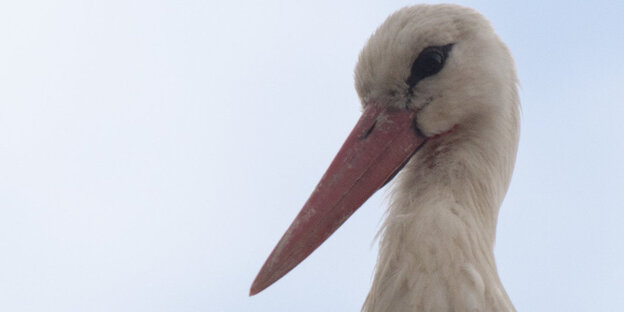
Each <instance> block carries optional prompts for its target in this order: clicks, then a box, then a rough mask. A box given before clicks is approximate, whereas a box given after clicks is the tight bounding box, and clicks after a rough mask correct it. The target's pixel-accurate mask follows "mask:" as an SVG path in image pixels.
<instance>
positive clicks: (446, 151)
mask: <svg viewBox="0 0 624 312" xmlns="http://www.w3.org/2000/svg"><path fill="white" fill-rule="evenodd" d="M515 116H517V107H515V106H514V111H513V112H511V114H510V115H508V116H507V117H513V118H511V119H513V120H510V118H502V120H503V121H505V122H504V123H503V122H498V123H497V122H494V120H496V119H490V120H489V121H483V120H482V121H475V122H474V123H472V124H471V126H470V128H462V127H461V126H458V128H457V129H456V130H454V131H453V133H450V134H448V135H446V136H443V137H440V138H435V139H432V140H430V141H429V142H427V143H426V144H425V146H423V148H422V149H421V150H420V151H419V152H418V153H417V154H416V155H415V156H414V157H413V158H412V160H410V163H409V164H408V165H407V166H406V167H405V169H404V170H403V171H402V172H401V174H400V175H399V177H397V178H398V179H397V182H396V184H395V188H394V190H393V196H392V200H391V205H390V208H389V210H388V216H387V219H386V221H385V224H384V227H383V229H382V231H383V233H382V238H381V243H380V253H379V259H378V264H377V268H376V273H375V277H374V281H373V286H372V288H371V291H370V293H369V295H368V298H367V299H366V302H365V304H364V307H363V311H367V312H372V311H514V308H513V306H512V304H511V301H510V300H509V297H508V296H507V294H506V292H505V290H504V288H503V286H502V284H501V282H500V280H499V277H498V273H497V271H496V264H495V261H494V254H493V248H494V237H495V231H496V220H497V217H498V209H499V206H500V204H501V202H502V200H503V197H504V195H505V192H506V190H507V187H508V184H509V180H510V178H511V173H512V169H513V164H514V161H515V154H516V147H517V141H518V137H517V133H518V131H517V130H518V129H517V128H518V120H517V117H515ZM499 117H501V116H499ZM499 120H500V119H499Z"/></svg>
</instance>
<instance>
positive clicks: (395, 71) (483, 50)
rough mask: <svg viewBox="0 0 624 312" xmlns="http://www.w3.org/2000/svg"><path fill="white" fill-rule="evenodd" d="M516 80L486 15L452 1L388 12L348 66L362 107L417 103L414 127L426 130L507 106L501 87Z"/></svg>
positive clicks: (439, 130)
mask: <svg viewBox="0 0 624 312" xmlns="http://www.w3.org/2000/svg"><path fill="white" fill-rule="evenodd" d="M515 83H516V81H515V73H514V68H513V61H512V58H511V55H510V53H509V51H508V50H507V48H506V47H505V45H504V44H503V43H502V42H501V41H500V39H499V38H498V36H496V34H495V33H494V30H493V29H492V27H491V26H490V24H489V22H488V21H487V20H486V19H484V18H483V17H482V16H481V15H480V14H479V13H477V12H475V11H473V10H472V9H468V8H462V7H458V6H454V5H433V6H414V7H408V8H405V9H403V10H400V11H398V12H396V13H394V14H393V15H391V16H390V17H388V19H387V20H386V21H385V22H384V23H383V24H382V25H381V26H380V27H379V28H378V29H377V31H376V32H375V33H374V34H373V35H372V36H371V38H370V39H369V41H368V43H367V44H366V46H365V47H364V49H363V50H362V52H361V54H360V58H359V61H358V64H357V66H356V68H355V87H356V89H357V92H358V94H359V96H360V99H361V101H362V105H363V106H364V107H365V108H366V107H367V106H368V105H382V106H392V107H396V108H402V109H405V110H417V111H418V114H417V124H418V127H419V129H420V131H422V133H423V134H425V135H426V136H428V137H429V136H433V135H436V134H441V133H445V132H447V131H449V130H450V129H452V128H453V127H455V126H457V125H461V124H462V123H465V122H471V121H474V120H475V118H477V119H478V118H479V117H481V116H491V115H493V114H496V113H495V112H496V111H500V110H501V109H502V110H503V111H505V110H507V109H508V108H505V107H502V108H501V107H500V105H505V104H506V103H509V102H510V101H504V99H503V98H502V97H504V96H505V95H504V94H503V93H504V92H505V91H507V90H506V89H509V88H515ZM499 90H500V92H497V91H499ZM514 105H515V104H514Z"/></svg>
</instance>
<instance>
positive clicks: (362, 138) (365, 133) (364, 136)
mask: <svg viewBox="0 0 624 312" xmlns="http://www.w3.org/2000/svg"><path fill="white" fill-rule="evenodd" d="M375 125H377V120H375V122H373V125H372V126H371V127H370V128H369V129H368V130H366V132H364V134H363V135H362V136H361V137H360V140H364V139H366V138H368V136H369V135H370V134H371V133H372V132H373V130H374V129H375Z"/></svg>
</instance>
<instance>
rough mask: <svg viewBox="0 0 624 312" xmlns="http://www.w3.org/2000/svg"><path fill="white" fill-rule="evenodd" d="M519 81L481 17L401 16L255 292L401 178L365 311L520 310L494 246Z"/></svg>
mask: <svg viewBox="0 0 624 312" xmlns="http://www.w3.org/2000/svg"><path fill="white" fill-rule="evenodd" d="M516 84H517V79H516V74H515V69H514V64H513V60H512V57H511V55H510V53H509V51H508V49H507V48H506V46H505V45H504V44H503V43H502V41H501V40H500V39H499V38H498V36H497V35H496V34H495V33H494V30H493V29H492V27H491V26H490V24H489V22H488V21H487V20H486V19H485V18H483V17H482V16H481V15H480V14H479V13H477V12H476V11H474V10H472V9H468V8H464V7H460V6H456V5H418V6H413V7H407V8H404V9H401V10H399V11H398V12H396V13H394V14H393V15H391V16H390V17H389V18H388V19H387V20H386V21H385V22H384V23H383V24H382V25H381V27H379V29H378V30H377V31H376V32H375V33H374V34H373V35H372V37H371V38H370V40H369V41H368V43H367V45H366V47H365V48H364V49H363V51H362V53H361V54H360V58H359V61H358V64H357V66H356V69H355V85H356V89H357V92H358V94H359V96H360V99H361V101H362V105H363V107H364V114H363V117H362V118H361V119H360V121H359V122H358V124H357V125H356V127H355V128H354V131H353V132H352V133H351V135H350V136H349V138H347V141H346V142H345V145H344V146H343V148H342V149H341V151H340V152H339V154H338V155H337V157H336V159H335V160H334V162H333V163H332V165H331V166H330V168H329V169H328V172H327V173H326V174H325V176H324V177H323V179H322V180H321V182H320V183H319V185H318V186H317V188H316V190H315V191H314V193H313V194H312V196H311V197H310V199H309V200H308V202H307V203H306V205H305V206H304V208H303V209H302V211H301V213H300V214H299V216H298V217H297V219H296V220H295V221H294V222H293V224H292V225H291V227H290V228H289V229H288V231H287V232H286V234H285V235H284V237H283V238H282V240H281V241H280V242H279V244H278V246H277V247H276V248H275V249H274V251H273V253H272V254H271V256H270V257H269V259H268V260H267V262H266V263H265V265H264V267H263V269H262V270H261V272H260V273H259V274H258V277H257V278H256V281H254V284H253V285H252V290H251V294H255V293H258V292H259V291H261V290H262V289H264V288H266V287H268V286H269V285H270V284H271V283H273V282H275V281H276V280H278V279H279V278H280V277H281V276H283V275H284V274H286V273H287V272H288V271H289V270H291V269H292V268H294V267H295V266H296V265H297V264H298V263H299V262H300V261H302V260H303V259H304V258H305V257H307V255H309V253H311V252H312V251H313V250H314V249H315V248H316V247H318V245H320V244H321V243H322V242H323V241H324V240H325V239H326V238H327V237H328V236H329V235H331V233H333V231H335V229H336V228H337V227H339V226H340V225H341V224H342V222H344V220H346V218H348V217H349V215H350V214H351V213H353V211H354V210H355V209H357V208H358V207H359V205H361V203H363V201H364V200H366V198H368V196H370V195H371V194H372V193H373V192H374V191H375V190H377V189H378V188H379V187H381V186H382V185H383V184H384V183H385V182H387V181H389V180H390V179H392V177H393V175H394V174H395V173H396V172H399V170H400V172H399V174H398V176H397V178H396V179H395V182H394V184H393V190H392V192H393V193H392V199H391V203H390V208H389V210H388V213H387V218H386V220H385V223H384V225H383V228H382V232H381V233H382V235H381V241H380V253H379V259H378V263H377V267H376V272H375V275H374V280H373V284H372V287H371V290H370V293H369V294H368V297H367V299H366V302H365V303H364V306H363V311H366V312H380V311H514V308H513V306H512V304H511V301H510V299H509V297H508V296H507V294H506V292H505V289H504V288H503V285H502V284H501V282H500V279H499V277H498V273H497V271H496V264H495V260H494V253H493V248H494V238H495V232H496V222H497V217H498V210H499V207H500V205H501V203H502V201H503V198H504V196H505V193H506V191H507V188H508V186H509V182H510V178H511V174H512V171H513V166H514V162H515V157H516V150H517V145H518V138H519V100H518V95H517V87H516ZM403 164H405V166H404V167H403ZM401 168H402V169H401Z"/></svg>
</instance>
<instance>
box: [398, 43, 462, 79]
mask: <svg viewBox="0 0 624 312" xmlns="http://www.w3.org/2000/svg"><path fill="white" fill-rule="evenodd" d="M451 48H453V44H452V43H451V44H447V45H445V46H435V47H427V48H425V49H424V50H422V52H420V54H418V57H417V58H416V60H415V61H414V64H412V70H411V73H410V76H409V78H407V81H406V82H407V84H408V85H409V87H410V89H411V88H413V87H414V86H415V85H416V84H417V83H418V82H419V81H421V80H422V79H425V78H427V77H429V76H433V75H435V74H437V73H438V72H440V70H442V68H443V67H444V63H445V62H446V59H447V58H448V54H449V52H450V51H451Z"/></svg>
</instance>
